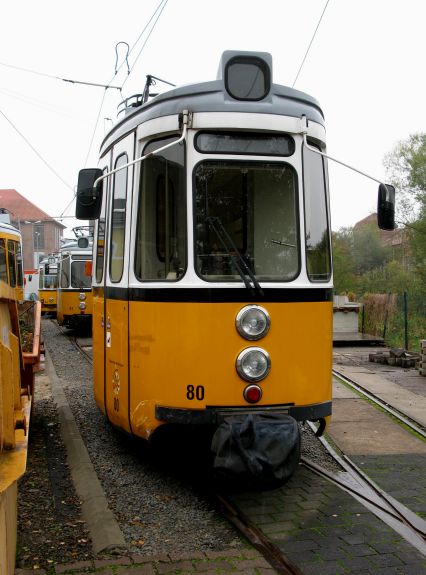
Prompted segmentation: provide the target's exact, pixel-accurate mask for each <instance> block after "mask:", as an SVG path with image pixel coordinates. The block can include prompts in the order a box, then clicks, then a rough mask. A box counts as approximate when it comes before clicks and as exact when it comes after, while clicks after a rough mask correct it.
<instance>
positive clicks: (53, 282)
mask: <svg viewBox="0 0 426 575" xmlns="http://www.w3.org/2000/svg"><path fill="white" fill-rule="evenodd" d="M58 262H59V254H49V256H48V257H47V258H44V259H43V260H42V261H41V262H40V265H39V269H38V272H39V273H38V279H39V288H38V299H39V300H40V302H41V313H42V314H44V313H48V314H50V315H54V316H56V308H57V298H58V293H57V291H58Z"/></svg>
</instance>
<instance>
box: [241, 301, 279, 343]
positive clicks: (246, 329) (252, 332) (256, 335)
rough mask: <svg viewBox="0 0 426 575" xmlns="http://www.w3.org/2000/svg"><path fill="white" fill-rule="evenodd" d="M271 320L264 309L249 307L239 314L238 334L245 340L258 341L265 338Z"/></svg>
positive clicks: (256, 306)
mask: <svg viewBox="0 0 426 575" xmlns="http://www.w3.org/2000/svg"><path fill="white" fill-rule="evenodd" d="M270 324H271V320H270V319H269V314H268V312H267V311H266V309H264V308H263V307H260V306H258V305H247V306H246V307H243V309H241V310H240V311H239V312H238V315H237V317H236V319H235V325H236V327H237V330H238V333H239V334H240V335H241V336H243V337H244V338H245V339H250V340H256V339H260V338H262V337H264V336H265V335H266V334H267V333H268V331H269V326H270Z"/></svg>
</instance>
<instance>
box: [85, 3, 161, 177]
mask: <svg viewBox="0 0 426 575" xmlns="http://www.w3.org/2000/svg"><path fill="white" fill-rule="evenodd" d="M168 1H169V0H161V1H160V3H159V4H158V6H157V8H156V9H155V10H154V12H153V14H152V16H151V18H150V19H149V21H148V22H147V24H146V25H145V27H144V28H143V30H142V32H141V33H140V34H139V36H138V38H137V40H136V41H135V42H134V43H133V46H132V47H131V48H130V50H129V51H128V53H127V58H126V59H125V61H123V62H122V63H121V64H120V66H118V68H117V66H116V69H115V73H114V75H113V77H112V78H111V80H110V82H109V83H111V82H112V81H113V79H114V78H115V76H116V75H117V74H118V72H119V71H120V70H121V68H122V66H123V65H124V63H125V62H127V59H128V57H129V56H130V54H131V53H132V52H133V50H134V49H135V47H136V45H137V43H138V42H139V40H140V39H141V38H142V36H143V34H144V33H145V30H146V29H147V28H148V26H149V25H150V23H151V22H152V20H153V19H154V18H155V16H156V14H157V12H159V14H158V16H157V18H156V20H155V22H154V24H153V26H152V28H151V30H150V32H149V34H148V38H147V39H146V40H145V42H144V44H143V46H142V48H141V49H140V51H139V53H138V55H137V56H136V59H135V60H134V62H133V65H132V66H131V67H130V70H129V72H128V75H127V77H126V79H125V80H124V82H123V84H122V85H121V89H122V88H123V86H124V84H125V83H126V82H127V80H128V78H129V76H130V74H131V72H132V70H133V68H134V66H135V64H136V62H137V60H138V58H139V56H140V55H141V53H142V50H143V49H144V47H145V45H146V43H147V41H148V39H149V37H150V36H151V34H152V31H153V29H154V27H155V25H156V24H157V22H158V19H159V17H160V16H161V14H162V12H163V10H164V8H165V6H166V4H167V2H168ZM104 100H105V93H104V96H103V98H102V101H101V104H100V107H99V111H98V115H97V118H96V123H95V127H94V129H93V133H92V137H91V140H90V145H89V149H88V151H87V154H86V161H85V164H84V165H85V166H86V164H87V161H88V158H89V156H90V152H91V150H92V145H93V141H94V139H95V134H96V130H97V128H98V123H99V118H100V116H101V112H102V106H103V104H104Z"/></svg>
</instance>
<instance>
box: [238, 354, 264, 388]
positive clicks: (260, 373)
mask: <svg viewBox="0 0 426 575" xmlns="http://www.w3.org/2000/svg"><path fill="white" fill-rule="evenodd" d="M236 368H237V372H238V375H239V376H240V377H242V378H243V379H245V380H246V381H260V380H261V379H264V378H265V377H266V376H267V375H268V373H269V371H270V369H271V359H270V357H269V354H268V353H267V352H266V351H265V350H264V349H261V348H260V347H248V348H247V349H244V350H243V351H242V352H241V353H240V355H239V356H238V357H237V361H236Z"/></svg>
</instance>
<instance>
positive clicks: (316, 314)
mask: <svg viewBox="0 0 426 575" xmlns="http://www.w3.org/2000/svg"><path fill="white" fill-rule="evenodd" d="M262 305H263V307H265V308H266V309H267V311H268V312H269V314H270V317H271V328H270V330H269V333H268V334H267V335H266V336H265V337H264V338H263V339H261V340H259V341H257V342H250V341H247V340H245V339H243V338H242V337H241V336H240V335H239V334H238V332H237V330H236V328H235V317H236V315H237V313H238V311H239V310H240V309H241V308H242V307H244V304H243V303H241V304H239V303H220V304H217V303H149V302H131V303H130V324H129V325H130V327H129V330H130V373H131V378H132V391H131V397H130V402H131V403H130V411H131V417H132V418H133V419H134V421H133V419H132V425H133V424H134V425H135V428H136V429H140V430H141V433H142V434H144V433H145V428H146V426H151V425H154V426H155V425H158V422H154V421H153V419H154V418H153V414H154V409H155V405H156V404H159V405H163V406H170V407H185V408H192V409H203V408H205V407H206V406H229V405H231V406H248V404H247V403H246V402H245V400H244V398H243V390H244V388H245V386H246V385H248V383H247V382H245V381H243V380H242V379H241V378H240V377H239V376H238V374H237V372H236V369H235V361H236V358H237V356H238V354H239V353H240V352H241V351H242V350H243V349H245V348H247V347H251V346H258V347H262V348H263V349H265V350H266V351H267V352H268V353H269V355H270V357H271V371H270V373H269V375H268V376H267V377H266V378H265V379H264V380H263V381H262V382H261V383H260V386H261V388H262V390H263V397H262V400H261V401H260V402H259V403H258V404H257V405H274V404H286V403H293V404H295V405H308V404H313V403H319V402H323V401H329V400H330V399H331V365H332V304H331V302H321V303H317V302H314V303H267V304H262ZM188 386H192V387H188ZM199 386H202V387H203V394H202V393H200V394H199V396H200V397H201V395H203V396H204V397H203V399H202V400H197V399H196V397H194V399H188V397H191V396H192V391H195V390H196V389H197V387H199Z"/></svg>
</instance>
